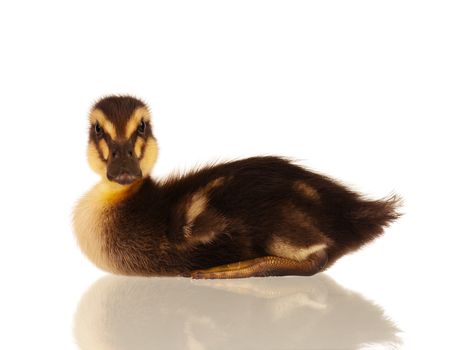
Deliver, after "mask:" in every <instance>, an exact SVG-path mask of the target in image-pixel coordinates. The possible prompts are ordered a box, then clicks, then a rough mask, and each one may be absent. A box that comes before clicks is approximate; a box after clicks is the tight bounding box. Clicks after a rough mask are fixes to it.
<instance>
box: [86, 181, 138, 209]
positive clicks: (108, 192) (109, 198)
mask: <svg viewBox="0 0 451 350" xmlns="http://www.w3.org/2000/svg"><path fill="white" fill-rule="evenodd" d="M145 180H146V178H144V179H141V180H138V181H135V182H133V183H132V184H130V185H120V184H118V183H115V182H111V181H108V180H105V179H102V180H101V181H100V182H99V183H97V185H95V186H94V188H93V189H92V191H91V193H92V194H93V195H94V197H96V199H97V200H98V201H99V202H100V203H101V204H102V206H103V207H108V206H111V205H114V204H117V203H118V202H120V201H122V200H124V199H126V198H128V197H130V196H132V195H133V194H135V193H136V192H137V191H138V190H139V189H140V188H141V186H142V184H143V183H144V181H145Z"/></svg>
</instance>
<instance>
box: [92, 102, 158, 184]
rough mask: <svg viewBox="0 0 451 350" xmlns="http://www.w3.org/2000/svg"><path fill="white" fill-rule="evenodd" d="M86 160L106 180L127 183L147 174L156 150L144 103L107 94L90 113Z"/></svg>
mask: <svg viewBox="0 0 451 350" xmlns="http://www.w3.org/2000/svg"><path fill="white" fill-rule="evenodd" d="M89 122H90V127H89V144H88V162H89V165H90V166H91V168H92V169H93V170H94V171H95V172H97V173H98V174H100V175H101V176H102V177H103V178H104V179H105V180H106V181H111V182H115V183H118V184H120V185H130V184H132V183H133V182H135V181H137V180H139V179H141V178H142V177H143V175H147V174H148V173H149V172H150V170H151V168H152V167H153V165H154V163H155V161H156V158H157V153H158V148H157V142H156V140H155V138H154V136H153V134H152V128H151V125H150V110H149V108H148V107H147V106H146V104H145V103H144V102H142V101H140V100H138V99H136V98H134V97H130V96H108V97H105V98H102V99H101V100H99V101H98V102H97V103H96V104H94V106H93V107H92V109H91V112H90V114H89Z"/></svg>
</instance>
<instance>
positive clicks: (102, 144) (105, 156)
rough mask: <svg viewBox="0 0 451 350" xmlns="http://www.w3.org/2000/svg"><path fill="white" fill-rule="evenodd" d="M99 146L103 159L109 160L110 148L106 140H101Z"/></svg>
mask: <svg viewBox="0 0 451 350" xmlns="http://www.w3.org/2000/svg"><path fill="white" fill-rule="evenodd" d="M99 148H100V152H102V157H103V159H104V160H107V159H108V156H109V155H110V149H109V148H108V145H107V144H106V141H105V140H100V142H99Z"/></svg>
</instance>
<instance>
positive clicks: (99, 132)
mask: <svg viewBox="0 0 451 350" xmlns="http://www.w3.org/2000/svg"><path fill="white" fill-rule="evenodd" d="M94 131H95V132H96V135H97V136H102V135H103V129H102V127H101V126H100V124H99V122H97V123H96V124H95V125H94Z"/></svg>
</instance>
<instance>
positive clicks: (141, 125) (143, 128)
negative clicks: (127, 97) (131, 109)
mask: <svg viewBox="0 0 451 350" xmlns="http://www.w3.org/2000/svg"><path fill="white" fill-rule="evenodd" d="M144 131H146V123H145V122H144V120H141V123H139V126H138V133H139V134H141V135H142V134H144Z"/></svg>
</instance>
